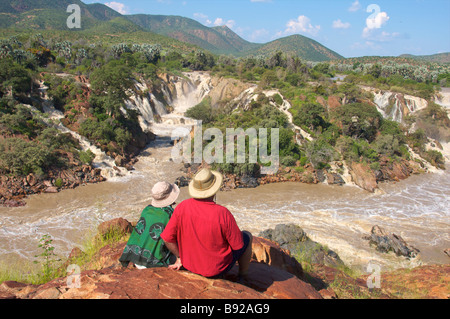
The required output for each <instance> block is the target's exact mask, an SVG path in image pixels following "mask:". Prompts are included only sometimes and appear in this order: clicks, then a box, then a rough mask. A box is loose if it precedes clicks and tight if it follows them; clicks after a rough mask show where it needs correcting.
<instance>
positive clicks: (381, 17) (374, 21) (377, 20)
mask: <svg viewBox="0 0 450 319" xmlns="http://www.w3.org/2000/svg"><path fill="white" fill-rule="evenodd" d="M389 19H390V17H389V16H388V14H387V13H386V12H379V13H378V14H376V15H375V16H373V15H371V16H370V17H368V18H367V19H366V27H365V28H364V30H363V37H364V38H368V37H370V36H371V34H372V31H373V30H376V29H380V28H381V27H382V26H383V25H385V24H386V23H387V22H388V21H389Z"/></svg>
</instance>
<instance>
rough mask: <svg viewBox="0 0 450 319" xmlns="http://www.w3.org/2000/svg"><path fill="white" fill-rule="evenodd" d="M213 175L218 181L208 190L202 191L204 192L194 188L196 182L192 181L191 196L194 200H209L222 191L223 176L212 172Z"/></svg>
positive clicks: (190, 185) (190, 184)
mask: <svg viewBox="0 0 450 319" xmlns="http://www.w3.org/2000/svg"><path fill="white" fill-rule="evenodd" d="M211 173H212V174H213V175H214V176H215V177H216V181H215V182H214V184H213V185H212V186H211V187H210V188H208V189H207V190H203V191H202V190H198V189H196V188H194V180H192V181H191V182H190V183H189V195H190V196H191V197H192V198H197V199H205V198H209V197H211V196H214V195H216V193H217V192H218V191H219V190H220V187H221V186H222V183H223V176H222V174H220V173H219V172H216V171H211Z"/></svg>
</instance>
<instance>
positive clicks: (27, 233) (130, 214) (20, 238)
mask: <svg viewBox="0 0 450 319" xmlns="http://www.w3.org/2000/svg"><path fill="white" fill-rule="evenodd" d="M171 150H172V146H171V145H170V139H168V138H157V140H156V141H154V142H152V144H150V145H149V146H148V148H147V149H146V150H145V151H144V152H142V154H141V155H140V156H139V161H138V162H137V163H136V165H135V170H134V171H133V172H132V173H131V174H129V175H128V176H125V177H116V178H113V179H110V180H109V181H107V182H103V183H99V184H89V185H85V186H80V187H78V188H76V189H70V190H63V191H61V192H59V193H57V194H40V195H33V196H30V197H29V198H28V199H27V200H26V202H27V205H26V206H24V207H17V208H5V207H1V208H0V263H2V264H6V265H11V267H13V266H14V267H16V266H17V265H19V264H21V265H23V264H27V263H31V262H32V261H33V260H35V257H34V256H35V255H36V254H38V253H40V251H39V249H38V241H39V239H40V238H41V237H42V236H43V235H45V234H49V235H51V236H52V238H53V240H54V241H53V244H54V246H55V247H56V249H55V252H56V254H58V255H59V256H61V257H65V256H67V255H68V254H69V252H70V250H71V249H72V248H74V247H77V246H78V247H82V244H83V242H85V240H86V239H88V238H89V237H90V236H92V235H93V234H94V233H95V231H96V227H97V226H98V224H100V223H101V222H103V221H106V220H110V219H113V218H117V217H123V218H126V219H128V220H129V221H137V220H138V219H139V216H140V213H141V211H142V209H143V208H144V207H145V206H146V205H147V204H148V203H149V202H150V190H151V188H152V186H153V185H154V183H156V182H157V181H160V180H167V181H169V182H174V181H175V179H176V178H177V177H179V176H180V175H181V172H180V169H181V168H182V166H183V164H176V163H174V162H172V161H171V160H170V157H171ZM449 169H450V167H448V169H447V171H440V172H437V173H427V174H422V175H416V176H412V177H410V178H408V179H407V180H406V181H402V182H399V183H390V184H383V185H381V188H382V190H383V192H381V194H371V193H368V192H366V191H364V190H361V189H359V188H357V187H354V186H329V185H325V184H319V185H307V184H301V183H278V184H270V185H264V186H260V187H258V188H255V189H237V190H233V191H229V192H220V193H219V194H218V196H217V202H218V203H219V204H222V205H224V206H226V207H228V208H229V209H230V211H231V212H232V213H233V214H234V216H235V218H236V220H237V222H238V225H239V226H240V227H241V229H246V230H249V231H251V232H252V233H253V234H254V235H258V233H259V232H260V231H263V230H265V229H267V228H273V227H275V225H277V224H280V223H295V224H298V225H299V226H301V227H302V228H303V229H304V230H305V231H306V232H307V234H308V235H309V236H310V237H311V239H313V240H316V241H318V242H320V243H321V244H324V245H326V246H328V247H329V248H330V249H333V250H334V251H336V252H337V253H338V254H339V255H340V257H341V258H342V259H343V260H344V262H345V263H346V264H347V265H349V266H352V267H354V268H358V269H361V270H364V269H365V267H367V265H368V263H369V262H372V263H373V262H377V263H378V264H379V265H380V266H382V267H383V270H385V269H393V268H400V267H414V266H417V265H420V264H422V263H424V264H426V263H448V261H449V259H448V258H449V257H448V256H447V255H445V254H444V252H443V250H444V249H446V248H449V247H450V219H449V216H450V208H449V207H450V205H449V198H450V196H449V195H450V191H449V190H450V178H449ZM188 197H189V195H188V191H187V188H182V189H181V195H180V197H179V200H178V202H180V201H181V200H184V199H187V198H188ZM373 225H379V226H381V227H383V228H385V229H386V231H388V232H395V233H396V234H398V235H401V236H402V237H403V238H404V239H405V240H406V242H408V243H409V244H411V245H412V246H414V247H416V248H418V249H419V250H420V251H421V255H420V258H415V259H413V260H408V259H405V258H401V257H397V256H395V255H393V254H381V253H378V252H377V251H376V250H375V249H374V248H373V247H370V246H369V244H368V242H367V241H366V240H363V239H362V236H364V235H367V234H369V233H370V230H371V228H372V226H373Z"/></svg>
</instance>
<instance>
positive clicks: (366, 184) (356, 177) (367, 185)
mask: <svg viewBox="0 0 450 319" xmlns="http://www.w3.org/2000/svg"><path fill="white" fill-rule="evenodd" d="M350 175H351V176H352V180H353V182H354V183H355V184H356V185H358V186H359V187H361V188H362V189H365V190H367V191H369V192H371V193H373V192H375V189H377V188H378V184H377V179H376V177H375V173H374V172H373V171H372V170H371V168H370V167H369V165H367V164H363V163H352V165H351V169H350Z"/></svg>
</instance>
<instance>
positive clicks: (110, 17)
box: [0, 0, 342, 61]
mask: <svg viewBox="0 0 450 319" xmlns="http://www.w3.org/2000/svg"><path fill="white" fill-rule="evenodd" d="M70 4H77V5H79V6H80V8H81V16H82V22H81V27H82V28H81V30H75V31H86V32H88V33H89V34H92V35H94V34H95V35H98V36H100V35H104V34H115V33H121V34H123V33H129V38H130V39H131V38H132V34H133V33H136V32H141V33H140V34H142V32H149V33H151V34H158V35H160V36H161V35H162V36H165V37H169V38H171V39H176V40H178V41H181V42H184V43H186V44H190V45H194V46H197V47H200V48H202V49H204V50H208V51H210V52H212V53H215V54H225V55H233V56H236V57H243V56H250V55H264V56H268V55H271V54H274V53H275V52H277V51H282V52H284V53H286V54H292V55H297V56H300V57H301V58H303V59H305V60H310V61H329V60H334V59H341V58H342V56H340V55H339V54H337V53H336V52H334V51H332V50H330V49H328V48H326V47H324V46H323V45H321V44H320V43H318V42H316V41H314V40H312V39H309V38H307V37H304V36H301V35H294V36H290V37H286V38H282V39H278V40H275V41H272V42H270V43H267V44H258V43H251V42H249V41H246V40H244V39H242V38H241V37H240V36H239V35H237V34H236V33H235V32H233V31H232V30H231V29H229V28H228V27H227V26H216V27H211V28H210V27H207V26H204V25H202V24H201V23H199V22H197V21H195V20H193V19H189V18H185V17H181V16H168V15H148V14H136V15H122V14H120V13H119V12H117V11H115V10H113V9H111V8H109V7H108V6H106V5H104V4H100V3H95V4H85V3H83V2H82V1H80V0H2V1H1V3H0V28H2V29H13V30H61V31H68V29H67V26H66V21H67V17H68V16H69V13H67V12H66V9H67V6H68V5H70ZM150 37H153V36H150ZM145 38H148V37H147V36H145ZM153 38H154V37H153ZM122 40H123V41H124V42H126V41H127V40H128V39H124V38H122ZM163 42H165V43H168V42H170V41H168V40H164V41H163Z"/></svg>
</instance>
